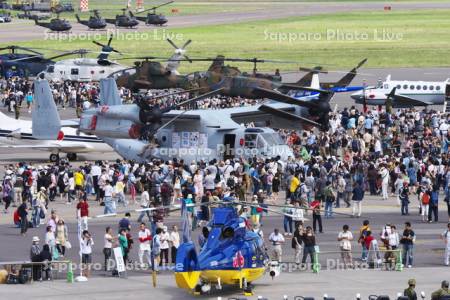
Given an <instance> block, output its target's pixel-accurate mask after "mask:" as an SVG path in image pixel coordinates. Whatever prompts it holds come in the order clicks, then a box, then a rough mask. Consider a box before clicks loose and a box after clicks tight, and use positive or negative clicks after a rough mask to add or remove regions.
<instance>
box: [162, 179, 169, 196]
mask: <svg viewBox="0 0 450 300" xmlns="http://www.w3.org/2000/svg"><path fill="white" fill-rule="evenodd" d="M161 194H162V195H164V196H168V195H170V187H169V184H168V183H167V182H164V183H163V184H162V185H161Z"/></svg>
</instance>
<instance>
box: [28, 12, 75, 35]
mask: <svg viewBox="0 0 450 300" xmlns="http://www.w3.org/2000/svg"><path fill="white" fill-rule="evenodd" d="M34 23H35V24H36V25H38V26H41V27H44V28H48V29H50V30H51V31H55V32H63V31H69V30H71V29H72V25H71V24H70V23H69V21H67V20H66V19H60V18H59V12H57V13H56V18H55V19H51V20H50V22H40V21H39V20H38V18H37V17H35V18H34Z"/></svg>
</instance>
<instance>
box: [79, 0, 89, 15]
mask: <svg viewBox="0 0 450 300" xmlns="http://www.w3.org/2000/svg"><path fill="white" fill-rule="evenodd" d="M88 10H89V0H80V11H82V12H85V11H88Z"/></svg>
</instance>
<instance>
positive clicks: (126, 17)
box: [105, 8, 139, 28]
mask: <svg viewBox="0 0 450 300" xmlns="http://www.w3.org/2000/svg"><path fill="white" fill-rule="evenodd" d="M127 11H128V14H127ZM105 21H106V23H110V24H114V25H115V26H116V27H125V28H134V27H136V26H138V24H139V21H138V20H137V19H136V17H135V16H134V15H133V13H132V12H131V11H130V10H128V9H127V8H122V14H121V15H116V18H115V19H105Z"/></svg>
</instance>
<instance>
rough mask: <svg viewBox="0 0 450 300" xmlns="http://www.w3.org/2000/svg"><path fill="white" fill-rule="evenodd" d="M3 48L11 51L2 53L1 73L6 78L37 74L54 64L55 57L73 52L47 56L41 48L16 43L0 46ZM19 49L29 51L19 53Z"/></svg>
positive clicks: (0, 59) (0, 49)
mask: <svg viewBox="0 0 450 300" xmlns="http://www.w3.org/2000/svg"><path fill="white" fill-rule="evenodd" d="M2 50H9V53H3V54H0V75H1V76H4V77H6V78H10V77H12V76H20V77H24V76H25V77H27V76H31V77H32V76H37V75H38V74H39V73H40V72H42V71H43V70H45V68H46V67H47V66H48V65H51V64H54V61H53V60H54V59H56V58H60V57H64V56H67V55H71V54H72V53H71V52H62V53H60V54H58V55H54V56H52V57H48V58H46V57H44V55H43V54H42V53H40V52H38V51H36V50H39V48H25V47H20V46H15V45H10V46H6V47H2V48H0V51H2ZM17 50H21V51H23V52H28V53H17ZM45 50H51V49H45Z"/></svg>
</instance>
